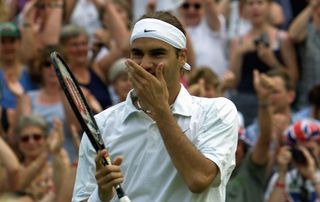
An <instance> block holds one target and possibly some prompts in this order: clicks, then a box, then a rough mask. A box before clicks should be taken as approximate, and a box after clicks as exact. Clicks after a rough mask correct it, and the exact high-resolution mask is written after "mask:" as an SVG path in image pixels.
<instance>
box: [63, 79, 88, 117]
mask: <svg viewBox="0 0 320 202" xmlns="http://www.w3.org/2000/svg"><path fill="white" fill-rule="evenodd" d="M65 79H66V84H67V88H69V89H70V92H73V93H70V94H71V97H72V100H73V101H74V103H75V105H76V106H77V108H78V110H79V112H80V113H85V114H86V115H87V114H88V112H87V110H86V108H85V107H84V105H83V103H82V101H81V100H80V99H79V97H78V96H77V94H76V93H74V92H77V93H79V92H78V90H77V88H76V87H75V86H74V84H73V81H72V80H71V79H70V78H65Z"/></svg>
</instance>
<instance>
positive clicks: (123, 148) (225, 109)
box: [72, 85, 238, 202]
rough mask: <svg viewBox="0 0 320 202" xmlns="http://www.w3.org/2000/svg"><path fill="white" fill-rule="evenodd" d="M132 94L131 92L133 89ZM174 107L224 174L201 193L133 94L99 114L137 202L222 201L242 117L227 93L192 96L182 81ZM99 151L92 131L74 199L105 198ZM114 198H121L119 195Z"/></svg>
mask: <svg viewBox="0 0 320 202" xmlns="http://www.w3.org/2000/svg"><path fill="white" fill-rule="evenodd" d="M129 94H130V93H129ZM172 113H173V115H174V117H175V118H176V120H177V123H178V125H179V126H180V127H181V129H182V131H185V135H186V136H187V137H188V138H189V139H190V141H191V142H192V143H193V144H194V145H195V146H196V147H197V148H198V150H199V151H200V152H201V153H203V154H204V155H205V156H206V157H207V158H208V159H210V160H212V161H213V162H215V163H216V165H217V166H218V167H219V169H220V174H219V175H218V176H217V177H216V179H215V180H214V182H213V183H212V185H211V186H210V187H209V188H208V189H207V190H205V191H204V192H203V193H201V194H193V193H192V192H191V191H190V190H189V189H188V187H187V186H186V185H185V183H184V181H183V179H182V177H181V176H180V175H179V174H178V172H177V170H176V168H175V167H174V165H173V164H172V161H171V159H170V156H169V155H168V153H167V151H166V148H165V145H164V143H163V141H162V139H161V135H160V133H159V130H158V128H157V124H156V123H155V122H154V121H153V120H152V119H151V118H150V117H149V116H147V115H146V114H145V113H144V112H142V111H139V110H137V109H136V108H135V106H134V105H133V103H132V100H131V98H130V95H129V96H128V97H127V99H126V101H125V102H123V103H120V104H118V105H115V106H113V107H111V108H109V109H106V110H105V111H103V112H101V113H100V114H99V115H97V116H96V120H97V123H98V125H99V128H100V130H101V133H102V136H103V140H104V142H105V145H106V147H107V149H108V151H109V153H110V156H111V158H112V159H113V158H115V157H116V156H118V155H122V156H124V160H123V162H122V164H121V170H122V172H123V174H124V176H125V177H124V183H123V184H122V187H123V189H124V191H125V192H126V194H127V195H128V196H129V198H130V199H131V200H132V201H133V202H146V201H150V202H151V201H152V202H178V201H179V202H189V201H190V202H191V201H192V202H212V201H215V202H219V201H221V202H222V201H225V188H226V184H227V181H228V180H229V177H230V174H231V172H232V170H233V169H234V167H235V151H236V146H237V138H238V118H237V110H236V108H235V106H234V104H233V103H232V102H231V101H229V100H228V99H226V98H211V99H209V98H199V97H194V96H191V95H190V94H189V93H188V91H187V90H186V89H185V88H184V87H183V86H182V85H181V90H180V93H179V95H178V97H177V99H176V101H175V103H174V104H173V107H172ZM95 156H96V152H95V150H94V148H93V147H92V146H91V144H90V142H89V139H88V138H87V136H86V135H84V136H83V138H82V140H81V146H80V152H79V164H78V170H77V176H76V183H75V186H74V192H73V199H72V201H73V202H79V201H82V200H84V199H87V198H89V197H90V199H89V201H97V202H98V201H100V200H99V197H98V194H97V184H96V180H95V161H94V159H95ZM112 201H118V199H117V197H116V196H115V197H114V198H113V200H112Z"/></svg>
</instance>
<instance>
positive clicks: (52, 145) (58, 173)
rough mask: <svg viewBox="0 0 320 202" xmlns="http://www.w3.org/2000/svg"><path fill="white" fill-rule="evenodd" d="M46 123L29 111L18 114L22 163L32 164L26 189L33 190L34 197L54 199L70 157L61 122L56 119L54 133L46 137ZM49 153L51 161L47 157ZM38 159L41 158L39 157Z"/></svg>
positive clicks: (66, 172)
mask: <svg viewBox="0 0 320 202" xmlns="http://www.w3.org/2000/svg"><path fill="white" fill-rule="evenodd" d="M48 133H49V131H48V125H47V122H46V121H45V120H43V118H42V117H39V116H35V115H28V116H23V117H21V119H20V121H19V123H18V126H17V136H18V143H19V148H20V151H21V153H22V156H23V160H22V164H23V166H25V167H29V166H30V165H31V164H33V163H34V162H37V164H33V166H35V167H36V168H37V169H35V170H33V171H34V172H35V173H37V174H36V177H34V178H31V179H29V181H27V182H25V183H26V185H25V190H26V191H28V192H30V193H32V194H33V196H34V197H35V199H36V200H40V199H45V198H46V199H47V200H49V201H52V202H53V201H55V199H54V198H55V197H56V196H57V195H58V194H59V193H60V189H59V188H60V185H61V184H62V181H63V180H64V177H65V175H66V174H68V173H69V159H68V157H67V156H66V153H65V150H63V146H62V145H63V141H64V137H63V136H64V134H63V129H62V124H61V122H56V123H55V126H54V130H53V133H54V134H51V136H50V138H48ZM47 151H50V154H51V155H52V165H51V164H50V163H49V161H48V159H47V157H48V153H47ZM39 159H40V160H39Z"/></svg>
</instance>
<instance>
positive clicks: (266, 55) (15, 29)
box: [0, 0, 320, 202]
mask: <svg viewBox="0 0 320 202" xmlns="http://www.w3.org/2000/svg"><path fill="white" fill-rule="evenodd" d="M159 10H161V11H166V12H171V13H173V14H174V15H176V16H177V17H178V18H179V20H180V21H181V22H182V23H183V25H184V27H185V28H186V31H187V41H188V44H187V46H188V64H190V65H191V70H190V71H185V70H183V71H185V72H184V73H183V77H181V83H182V84H183V85H184V86H185V87H186V88H187V89H188V91H189V93H190V94H192V95H194V96H201V97H208V98H215V97H220V96H224V97H227V98H229V99H230V100H232V101H233V102H234V103H235V105H236V107H237V109H238V112H239V123H240V128H239V140H238V149H237V153H236V157H237V158H236V159H237V162H236V164H237V166H236V168H235V170H234V172H233V174H232V176H231V178H230V181H229V183H228V185H227V201H236V202H239V201H240V202H241V201H244V202H260V201H269V202H273V201H274V202H281V201H283V202H286V201H297V202H298V201H303V202H307V201H319V200H320V161H319V160H320V147H319V144H320V122H319V120H320V0H299V1H297V0H161V1H160V0H158V1H157V0H0V118H1V122H0V126H1V129H0V132H1V133H0V201H6V202H9V201H21V202H22V201H24V202H27V201H28V202H29V201H35V202H40V201H41V202H54V201H55V202H57V201H58V202H67V201H70V200H71V196H72V190H73V183H74V178H75V172H76V168H77V158H78V149H79V144H80V140H81V136H82V129H81V126H80V125H79V123H78V121H77V119H76V117H75V116H74V115H73V112H72V109H71V107H70V106H69V104H68V101H67V99H66V97H65V96H64V93H63V91H62V90H61V88H60V85H59V82H58V79H57V77H56V74H55V71H54V69H53V66H52V64H51V61H50V53H51V52H53V51H58V52H59V53H60V54H61V55H62V56H63V58H64V59H65V60H66V62H67V64H68V66H69V67H70V69H71V71H72V73H73V75H74V76H75V78H76V79H77V81H78V83H79V84H80V86H81V89H82V91H83V93H84V94H85V97H86V99H87V101H88V103H89V106H90V107H91V110H92V111H93V112H94V113H95V114H96V113H99V112H101V111H102V110H103V109H106V108H108V107H111V106H112V105H115V104H117V103H119V102H122V101H124V100H126V99H127V93H128V92H129V91H130V90H131V89H132V86H131V84H130V81H129V78H128V73H127V70H126V66H125V61H126V58H128V57H130V44H129V37H130V33H131V27H132V25H133V24H134V23H135V22H136V21H137V20H138V19H139V17H141V16H142V15H143V14H145V13H151V12H153V11H159Z"/></svg>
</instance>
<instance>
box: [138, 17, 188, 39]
mask: <svg viewBox="0 0 320 202" xmlns="http://www.w3.org/2000/svg"><path fill="white" fill-rule="evenodd" d="M146 18H154V19H158V20H162V21H164V22H166V23H169V24H171V25H173V26H175V27H176V28H178V29H179V30H180V31H181V32H182V33H183V34H184V35H186V31H185V29H184V27H183V25H182V24H181V22H180V21H179V20H178V18H177V17H176V16H174V15H172V14H171V13H170V12H168V11H157V12H152V13H147V14H144V15H143V16H142V17H141V18H140V19H139V20H142V19H146Z"/></svg>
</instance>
